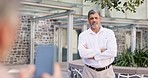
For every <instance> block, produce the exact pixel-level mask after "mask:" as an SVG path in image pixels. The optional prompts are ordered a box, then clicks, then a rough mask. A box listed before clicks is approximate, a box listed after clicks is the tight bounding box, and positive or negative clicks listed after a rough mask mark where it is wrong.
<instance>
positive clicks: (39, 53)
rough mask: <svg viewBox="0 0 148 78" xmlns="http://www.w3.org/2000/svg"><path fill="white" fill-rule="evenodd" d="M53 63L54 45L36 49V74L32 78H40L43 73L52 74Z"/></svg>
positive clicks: (40, 46)
mask: <svg viewBox="0 0 148 78" xmlns="http://www.w3.org/2000/svg"><path fill="white" fill-rule="evenodd" d="M54 61H55V47H54V45H39V46H37V48H36V59H35V65H36V72H35V77H34V78H41V76H42V74H43V73H49V74H50V75H52V74H53V69H54Z"/></svg>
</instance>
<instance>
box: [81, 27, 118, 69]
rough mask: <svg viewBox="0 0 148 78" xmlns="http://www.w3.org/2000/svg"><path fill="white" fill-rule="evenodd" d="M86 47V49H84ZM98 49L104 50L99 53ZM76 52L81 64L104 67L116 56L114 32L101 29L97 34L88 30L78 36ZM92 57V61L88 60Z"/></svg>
mask: <svg viewBox="0 0 148 78" xmlns="http://www.w3.org/2000/svg"><path fill="white" fill-rule="evenodd" d="M86 47H87V48H86ZM100 48H106V49H107V50H105V51H104V52H102V53H101V50H100ZM78 50H79V54H80V56H81V58H82V59H83V62H84V63H85V64H87V65H90V66H92V67H97V68H100V67H105V66H107V65H109V64H111V63H112V62H113V61H114V57H116V56H117V43H116V38H115V35H114V32H113V31H112V30H110V29H107V28H103V27H101V29H100V31H99V32H98V33H95V32H93V31H92V30H91V29H88V30H86V31H84V32H82V33H81V34H80V35H79V44H78ZM92 57H94V59H89V58H92Z"/></svg>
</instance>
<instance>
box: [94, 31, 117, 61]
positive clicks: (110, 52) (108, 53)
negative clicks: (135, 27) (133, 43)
mask: <svg viewBox="0 0 148 78" xmlns="http://www.w3.org/2000/svg"><path fill="white" fill-rule="evenodd" d="M107 37H108V41H107V44H106V45H107V50H105V51H104V52H102V53H100V54H97V55H96V56H95V57H94V58H95V60H103V59H109V58H113V57H116V56H117V43H116V38H115V35H114V32H113V31H111V32H109V33H108V36H107Z"/></svg>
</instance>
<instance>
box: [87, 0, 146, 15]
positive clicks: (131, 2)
mask: <svg viewBox="0 0 148 78" xmlns="http://www.w3.org/2000/svg"><path fill="white" fill-rule="evenodd" d="M87 1H89V2H92V3H95V4H98V5H101V8H102V9H104V8H105V7H107V8H108V9H109V10H111V11H112V9H115V10H117V11H122V12H123V13H125V11H126V10H129V11H131V12H133V13H135V12H136V8H137V7H139V6H140V5H142V4H143V2H144V0H125V2H124V1H123V0H85V2H87Z"/></svg>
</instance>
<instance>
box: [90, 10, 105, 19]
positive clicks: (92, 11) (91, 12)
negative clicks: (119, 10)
mask: <svg viewBox="0 0 148 78" xmlns="http://www.w3.org/2000/svg"><path fill="white" fill-rule="evenodd" d="M95 13H98V15H99V16H101V17H102V15H101V13H100V11H97V10H93V9H92V10H90V11H89V12H88V18H89V16H90V15H91V14H95Z"/></svg>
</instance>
